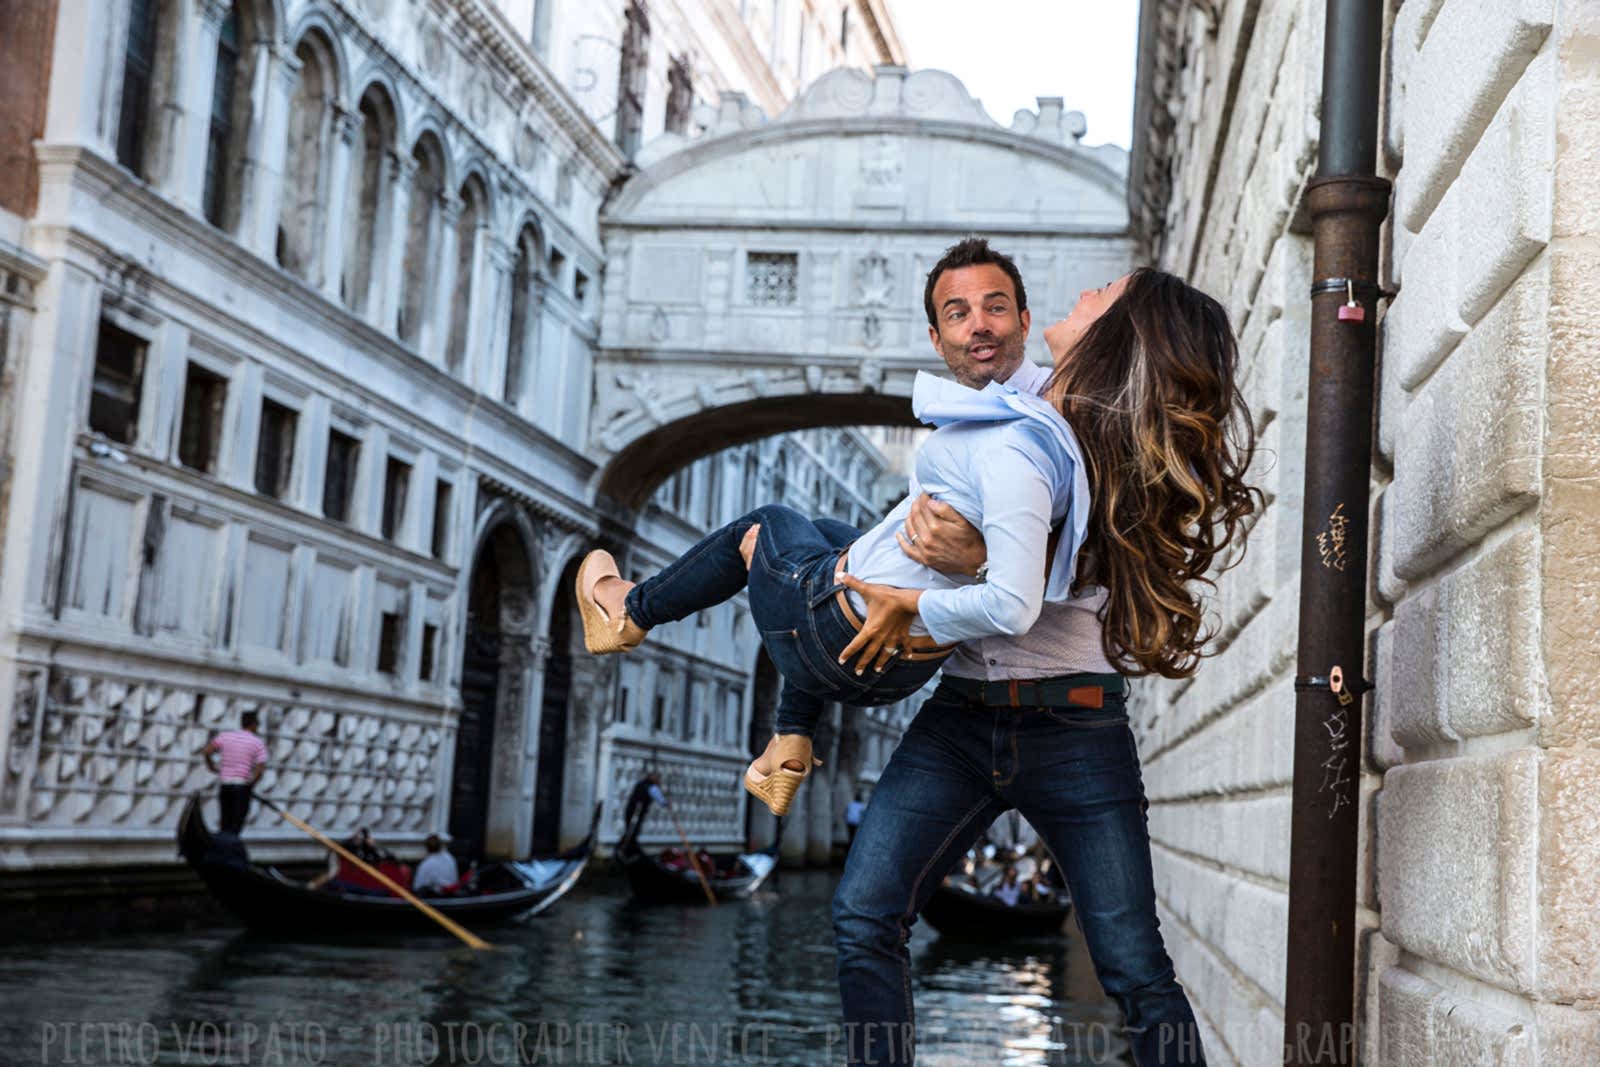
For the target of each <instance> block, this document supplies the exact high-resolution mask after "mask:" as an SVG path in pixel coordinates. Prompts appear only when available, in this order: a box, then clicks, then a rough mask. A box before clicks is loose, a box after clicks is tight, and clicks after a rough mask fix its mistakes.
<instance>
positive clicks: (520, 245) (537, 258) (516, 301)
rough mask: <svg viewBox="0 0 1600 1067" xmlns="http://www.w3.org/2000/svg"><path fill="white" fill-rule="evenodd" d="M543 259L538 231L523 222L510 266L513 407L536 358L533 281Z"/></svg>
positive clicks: (508, 386) (508, 387) (508, 394)
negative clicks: (514, 255) (531, 362)
mask: <svg viewBox="0 0 1600 1067" xmlns="http://www.w3.org/2000/svg"><path fill="white" fill-rule="evenodd" d="M542 259H543V256H542V254H541V253H540V251H539V234H538V231H536V230H535V229H534V228H533V227H532V226H531V225H529V226H524V227H523V228H522V233H521V234H519V235H518V237H517V258H516V262H515V263H514V264H513V266H512V268H511V336H510V339H509V341H508V343H507V346H506V380H505V401H506V403H507V404H510V405H512V406H513V407H515V406H516V404H517V402H518V401H520V400H521V399H522V386H523V379H524V376H525V375H526V373H527V367H528V364H529V363H530V361H532V360H533V359H536V358H537V348H538V323H537V321H536V319H535V316H534V314H533V296H534V294H533V285H534V278H535V277H536V273H537V271H538V269H539V264H540V262H541V261H542Z"/></svg>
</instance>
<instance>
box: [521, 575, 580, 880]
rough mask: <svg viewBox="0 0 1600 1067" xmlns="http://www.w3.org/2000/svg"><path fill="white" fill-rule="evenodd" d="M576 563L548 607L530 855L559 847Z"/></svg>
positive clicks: (570, 683)
mask: <svg viewBox="0 0 1600 1067" xmlns="http://www.w3.org/2000/svg"><path fill="white" fill-rule="evenodd" d="M579 562H580V561H579V560H577V559H574V560H573V561H572V562H571V563H569V564H568V565H567V568H566V570H565V571H563V572H562V574H561V580H560V582H558V583H557V584H556V590H555V602H554V603H553V604H552V605H551V608H550V646H549V653H548V655H547V657H546V659H545V665H544V697H543V699H542V700H541V701H540V708H539V765H538V770H537V773H536V775H535V777H534V787H533V851H534V852H535V853H543V852H554V851H556V850H557V849H559V848H560V847H561V798H562V796H563V790H564V789H565V788H566V778H567V775H566V767H567V733H568V731H567V705H568V701H569V699H570V697H571V695H572V641H573V635H574V633H576V632H577V630H576V628H575V626H574V625H573V617H574V616H575V615H576V614H577V610H578V608H577V604H576V603H575V602H574V600H573V587H574V584H575V583H576V582H577V578H578V564H579Z"/></svg>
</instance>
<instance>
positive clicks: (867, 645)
mask: <svg viewBox="0 0 1600 1067" xmlns="http://www.w3.org/2000/svg"><path fill="white" fill-rule="evenodd" d="M839 581H840V583H841V584H842V585H844V586H845V587H846V588H847V589H852V590H854V591H855V592H857V593H860V594H861V598H862V599H863V600H865V601H866V602H867V618H866V621H865V622H863V623H862V624H861V632H860V633H858V634H856V636H855V637H854V639H852V640H851V642H850V643H849V644H848V645H846V646H844V651H843V652H840V653H839V662H840V663H843V664H844V665H845V668H846V669H847V670H848V669H849V667H850V664H849V663H848V662H847V661H848V660H849V659H850V657H851V656H854V655H856V654H857V653H860V658H859V659H857V660H856V673H857V674H860V673H862V672H863V671H865V670H866V669H867V668H868V667H871V668H872V669H873V670H874V671H881V670H883V669H884V668H885V667H887V666H888V665H889V663H890V662H891V661H893V660H894V658H895V657H896V656H898V655H900V653H901V652H902V651H904V650H905V647H906V642H907V641H909V640H910V638H911V623H912V621H913V620H914V619H916V617H917V602H918V600H920V599H921V597H922V590H920V589H897V588H895V587H894V586H892V585H875V584H873V583H871V582H863V581H862V580H861V579H860V578H857V577H856V576H855V575H853V574H842V575H840V576H839Z"/></svg>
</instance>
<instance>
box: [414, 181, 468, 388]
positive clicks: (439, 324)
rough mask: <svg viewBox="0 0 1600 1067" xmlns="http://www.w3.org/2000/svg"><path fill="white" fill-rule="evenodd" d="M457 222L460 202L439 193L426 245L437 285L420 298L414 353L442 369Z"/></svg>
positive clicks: (453, 280)
mask: <svg viewBox="0 0 1600 1067" xmlns="http://www.w3.org/2000/svg"><path fill="white" fill-rule="evenodd" d="M460 220H461V201H460V199H459V198H457V197H454V196H451V195H450V194H449V193H441V194H440V195H439V209H438V210H437V211H435V212H434V213H433V228H434V234H433V236H434V238H435V239H434V240H432V241H430V242H429V243H428V246H429V248H431V249H432V250H433V256H432V259H433V261H434V262H435V263H437V264H439V278H438V284H437V285H434V286H430V287H429V289H428V291H427V292H426V293H424V294H423V298H422V329H421V331H420V332H419V333H418V334H417V351H418V352H420V353H422V357H423V358H424V359H426V360H428V361H430V362H432V363H437V364H438V365H439V366H441V367H443V366H445V365H446V364H447V362H448V359H449V351H448V350H449V346H450V311H451V306H452V304H453V298H454V296H455V291H456V225H457V223H459V222H460Z"/></svg>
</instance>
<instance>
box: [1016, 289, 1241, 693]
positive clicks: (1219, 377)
mask: <svg viewBox="0 0 1600 1067" xmlns="http://www.w3.org/2000/svg"><path fill="white" fill-rule="evenodd" d="M1237 371H1238V345H1237V344H1236V343H1235V341H1234V338H1233V331H1232V329H1231V327H1230V326H1229V324H1228V314H1227V312H1226V311H1225V310H1223V308H1222V305H1220V304H1218V303H1217V302H1216V301H1215V300H1213V299H1212V298H1211V297H1209V296H1207V295H1206V294H1204V293H1202V292H1200V291H1199V290H1198V289H1195V288H1194V287H1192V286H1190V285H1189V284H1187V283H1186V282H1184V281H1183V280H1182V279H1180V278H1177V277H1174V276H1173V275H1171V274H1167V273H1165V272H1162V271H1157V270H1150V269H1142V270H1138V271H1135V272H1134V273H1133V274H1132V275H1131V276H1130V277H1129V280H1128V284H1127V287H1126V288H1125V289H1124V290H1123V293H1122V295H1121V296H1120V297H1119V298H1118V299H1117V301H1116V302H1115V303H1114V304H1112V305H1111V306H1110V307H1109V308H1107V309H1106V311H1105V312H1104V314H1102V315H1101V316H1100V318H1098V319H1096V320H1095V321H1094V322H1093V323H1092V324H1091V325H1090V326H1089V328H1088V329H1087V330H1085V331H1084V333H1083V335H1082V336H1081V337H1079V338H1078V340H1077V341H1076V342H1075V343H1074V345H1073V347H1072V350H1071V351H1070V352H1069V353H1068V354H1067V356H1066V358H1064V359H1062V360H1060V361H1059V362H1058V363H1057V366H1056V370H1055V373H1054V374H1053V375H1052V376H1051V379H1050V384H1049V386H1048V387H1047V393H1046V395H1047V396H1049V397H1050V398H1051V400H1052V401H1053V402H1054V403H1055V404H1056V405H1057V406H1058V407H1059V408H1061V411H1062V414H1063V415H1065V416H1066V419H1067V421H1068V422H1069V423H1070V424H1071V426H1072V428H1073V431H1074V432H1075V433H1076V434H1077V436H1078V440H1079V443H1080V444H1081V445H1082V446H1083V451H1084V456H1085V458H1086V459H1087V461H1088V465H1089V485H1090V497H1091V499H1092V501H1093V503H1092V505H1091V507H1090V511H1089V533H1088V539H1087V541H1086V542H1085V544H1084V547H1083V552H1082V558H1083V565H1082V566H1081V567H1080V568H1079V574H1078V577H1079V580H1080V584H1093V585H1098V586H1104V587H1105V588H1106V590H1107V598H1106V603H1105V607H1104V608H1103V609H1102V612H1101V621H1102V623H1103V628H1104V638H1103V641H1104V646H1105V652H1106V657H1107V658H1108V659H1109V660H1110V661H1111V662H1112V663H1113V664H1116V665H1117V666H1118V668H1119V669H1120V670H1122V671H1124V673H1127V674H1130V675H1135V676H1138V675H1147V674H1159V675H1162V676H1164V677H1167V678H1184V677H1187V676H1189V675H1190V674H1193V673H1194V670H1195V668H1196V667H1198V666H1199V664H1200V660H1201V658H1202V657H1203V656H1205V655H1206V654H1207V651H1206V644H1207V642H1208V641H1209V640H1210V639H1211V637H1212V636H1213V634H1212V632H1211V631H1210V630H1209V629H1207V627H1206V625H1205V622H1204V619H1203V612H1202V605H1201V599H1200V591H1201V587H1203V586H1211V587H1214V586H1215V583H1214V582H1213V580H1212V578H1211V577H1210V576H1209V575H1210V573H1211V572H1212V569H1213V567H1214V566H1215V567H1217V571H1218V573H1220V572H1221V571H1224V570H1227V569H1228V568H1229V567H1231V566H1233V565H1234V564H1235V563H1237V562H1238V560H1239V557H1240V555H1242V549H1243V543H1242V536H1243V534H1244V527H1245V523H1246V521H1247V520H1248V519H1249V517H1250V516H1251V515H1252V514H1253V513H1254V512H1255V511H1257V510H1258V509H1259V508H1260V507H1261V506H1262V503H1263V498H1262V495H1261V492H1260V490H1258V489H1255V488H1253V487H1251V486H1249V485H1246V484H1245V481H1244V472H1245V469H1246V468H1247V467H1249V465H1250V460H1251V457H1252V456H1253V455H1254V453H1255V427H1254V425H1253V424H1252V422H1251V419H1250V412H1249V409H1248V408H1247V407H1246V405H1245V401H1244V396H1243V394H1242V393H1241V392H1240V390H1239V386H1238V382H1237V378H1236V375H1237ZM1236 538H1240V539H1241V540H1240V542H1239V543H1238V545H1237V546H1236V547H1238V549H1239V550H1240V551H1238V552H1231V553H1230V552H1228V548H1229V546H1230V545H1233V544H1234V542H1235V539H1236ZM1219 557H1221V558H1220V561H1219Z"/></svg>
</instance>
